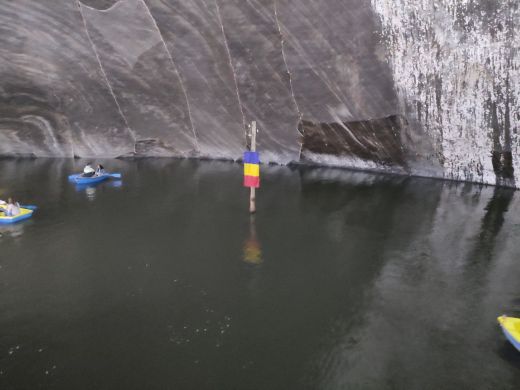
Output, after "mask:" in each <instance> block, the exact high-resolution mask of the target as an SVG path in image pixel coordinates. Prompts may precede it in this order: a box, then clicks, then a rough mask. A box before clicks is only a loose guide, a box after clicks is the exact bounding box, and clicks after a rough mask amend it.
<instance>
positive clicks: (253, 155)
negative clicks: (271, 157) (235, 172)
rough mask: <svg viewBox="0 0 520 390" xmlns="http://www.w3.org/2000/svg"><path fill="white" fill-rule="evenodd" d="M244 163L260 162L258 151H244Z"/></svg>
mask: <svg viewBox="0 0 520 390" xmlns="http://www.w3.org/2000/svg"><path fill="white" fill-rule="evenodd" d="M244 164H260V155H259V154H258V152H244Z"/></svg>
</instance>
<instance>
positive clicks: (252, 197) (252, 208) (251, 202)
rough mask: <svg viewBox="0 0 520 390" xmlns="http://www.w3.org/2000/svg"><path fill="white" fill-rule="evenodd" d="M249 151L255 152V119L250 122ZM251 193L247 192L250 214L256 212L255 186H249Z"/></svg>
mask: <svg viewBox="0 0 520 390" xmlns="http://www.w3.org/2000/svg"><path fill="white" fill-rule="evenodd" d="M251 151H252V152H256V121H253V122H251ZM250 190H251V193H250V194H249V212H250V213H251V214H254V213H256V191H255V190H256V188H255V187H251V188H250Z"/></svg>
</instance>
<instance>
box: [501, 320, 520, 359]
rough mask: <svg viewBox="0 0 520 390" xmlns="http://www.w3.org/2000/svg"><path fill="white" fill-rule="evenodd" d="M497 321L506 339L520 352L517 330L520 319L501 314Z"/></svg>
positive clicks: (519, 333)
mask: <svg viewBox="0 0 520 390" xmlns="http://www.w3.org/2000/svg"><path fill="white" fill-rule="evenodd" d="M498 322H499V324H500V327H501V328H502V332H503V333H504V335H505V336H506V338H507V340H508V341H509V342H510V343H511V344H512V345H513V346H514V347H515V348H516V349H517V351H519V352H520V332H519V331H518V326H519V325H518V324H520V319H518V318H512V317H506V316H501V317H498ZM515 323H516V325H515Z"/></svg>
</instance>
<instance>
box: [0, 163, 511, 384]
mask: <svg viewBox="0 0 520 390" xmlns="http://www.w3.org/2000/svg"><path fill="white" fill-rule="evenodd" d="M105 166H106V167H107V168H110V169H111V170H115V171H120V172H122V173H123V176H124V179H123V181H122V182H121V183H117V182H116V183H102V184H100V185H98V186H97V187H95V188H87V189H85V188H82V189H78V188H76V187H75V186H74V185H72V184H70V183H68V182H67V179H66V176H67V175H68V174H70V173H73V172H74V171H77V170H79V169H80V167H81V162H80V161H76V162H75V161H72V160H61V161H60V160H37V161H24V162H16V161H1V162H0V187H1V188H0V198H6V197H7V196H8V195H14V196H16V197H17V198H19V199H20V200H22V201H24V202H27V203H35V204H38V205H39V206H40V210H39V211H38V212H37V213H36V214H35V217H34V218H33V219H32V220H30V221H28V222H26V223H22V224H20V225H16V226H13V227H0V233H2V237H0V389H17V390H18V389H40V388H41V389H284V390H287V389H421V390H422V389H518V388H519V387H520V352H516V351H515V350H514V349H513V348H512V347H511V346H510V345H509V344H508V343H507V342H506V341H505V338H504V337H503V335H502V334H501V332H500V329H499V327H498V326H497V323H496V317H497V316H498V315H500V314H502V313H507V314H510V315H517V316H520V246H519V237H520V212H519V205H520V198H519V195H518V194H517V193H515V192H512V191H509V190H498V189H494V188H492V187H480V186H472V185H468V184H456V183H449V182H441V181H432V180H425V179H405V178H395V177H389V176H376V175H370V174H362V173H352V172H346V171H337V170H317V169H314V170H291V169H289V168H285V167H262V188H261V189H260V191H259V193H258V210H259V212H258V214H257V215H256V219H255V220H254V221H250V219H249V215H248V212H247V207H248V192H247V190H246V189H244V188H242V187H241V180H242V176H241V175H242V172H241V169H242V168H241V166H240V165H238V164H230V163H222V162H196V161H180V160H142V161H105Z"/></svg>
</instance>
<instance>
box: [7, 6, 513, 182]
mask: <svg viewBox="0 0 520 390" xmlns="http://www.w3.org/2000/svg"><path fill="white" fill-rule="evenodd" d="M519 26H520V8H519V5H518V3H517V2H515V1H514V0H504V1H499V0H437V1H435V2H431V1H427V0H371V1H364V0H55V1H49V2H42V1H37V0H17V1H10V0H0V156H69V157H71V156H80V157H86V156H108V157H116V156H180V157H190V156H193V157H210V158H226V159H237V158H239V157H240V155H241V152H242V150H243V149H244V148H245V145H246V140H245V136H244V127H245V125H246V123H247V122H249V121H251V120H253V119H254V120H257V121H258V124H259V128H260V133H259V137H258V142H259V149H260V150H261V152H262V159H263V161H264V162H277V163H282V164H285V163H289V162H304V163H311V164H325V165H338V166H345V167H351V168H361V169H374V170H384V171H387V172H397V173H404V174H417V175H424V176H434V177H444V178H450V179H457V180H469V181H476V182H483V183H490V184H498V185H505V186H514V187H516V186H518V184H517V180H516V177H517V175H518V174H519V172H520V164H519V162H518V152H519V150H518V149H519V139H518V125H517V123H518V121H519V119H520V100H519V94H520V92H518V91H519V87H520V85H519V84H520V75H519V72H518V68H519V54H518V53H519V50H518V49H519V45H520V44H519V43H518V42H519V41H518V39H516V38H517V35H518V32H519V31H518V30H519V28H520V27H519Z"/></svg>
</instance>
